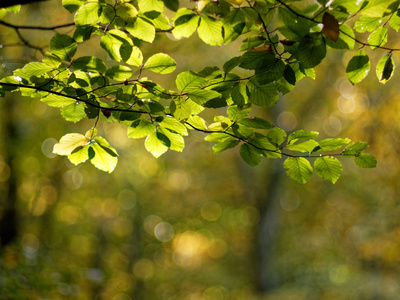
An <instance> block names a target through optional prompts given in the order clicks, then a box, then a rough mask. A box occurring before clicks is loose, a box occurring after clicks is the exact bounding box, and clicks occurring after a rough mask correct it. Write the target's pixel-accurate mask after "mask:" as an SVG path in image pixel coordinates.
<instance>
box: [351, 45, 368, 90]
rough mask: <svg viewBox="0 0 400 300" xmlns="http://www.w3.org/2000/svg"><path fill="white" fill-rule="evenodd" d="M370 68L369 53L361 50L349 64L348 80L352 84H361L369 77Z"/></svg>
mask: <svg viewBox="0 0 400 300" xmlns="http://www.w3.org/2000/svg"><path fill="white" fill-rule="evenodd" d="M370 67H371V63H370V61H369V57H368V55H367V53H365V51H364V50H360V51H358V53H357V54H356V55H354V56H353V57H352V59H351V60H350V61H349V63H348V64H347V67H346V75H347V78H348V79H349V80H350V82H351V83H352V84H356V83H359V82H360V81H362V80H363V79H364V78H365V77H366V76H367V75H368V72H369V69H370Z"/></svg>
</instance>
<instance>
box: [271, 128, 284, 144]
mask: <svg viewBox="0 0 400 300" xmlns="http://www.w3.org/2000/svg"><path fill="white" fill-rule="evenodd" d="M285 138H286V132H285V131H284V130H283V129H281V128H279V127H274V128H272V129H271V130H270V131H268V133H267V139H268V141H269V142H270V143H271V144H272V145H274V146H275V147H277V148H278V147H279V146H280V145H281V144H282V143H283V142H284V141H285Z"/></svg>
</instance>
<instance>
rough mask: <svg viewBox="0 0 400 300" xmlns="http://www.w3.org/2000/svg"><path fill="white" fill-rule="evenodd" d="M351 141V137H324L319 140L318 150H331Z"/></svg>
mask: <svg viewBox="0 0 400 300" xmlns="http://www.w3.org/2000/svg"><path fill="white" fill-rule="evenodd" d="M348 143H350V140H349V139H347V138H346V139H340V138H338V139H324V140H322V141H319V142H318V144H319V148H318V149H317V150H316V151H331V150H336V149H339V148H341V147H343V146H344V145H347V144H348Z"/></svg>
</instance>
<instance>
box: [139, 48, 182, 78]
mask: <svg viewBox="0 0 400 300" xmlns="http://www.w3.org/2000/svg"><path fill="white" fill-rule="evenodd" d="M144 68H145V69H148V70H150V71H153V72H155V73H160V74H168V73H171V72H173V71H174V70H175V68H176V62H175V60H173V59H172V58H171V57H170V56H169V55H168V54H165V53H157V54H154V55H153V56H151V57H150V58H149V59H148V60H147V61H146V63H145V64H144Z"/></svg>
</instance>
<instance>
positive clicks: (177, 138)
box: [157, 128, 185, 152]
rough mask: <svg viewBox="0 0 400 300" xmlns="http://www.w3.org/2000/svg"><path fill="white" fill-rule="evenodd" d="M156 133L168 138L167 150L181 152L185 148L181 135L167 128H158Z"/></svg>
mask: <svg viewBox="0 0 400 300" xmlns="http://www.w3.org/2000/svg"><path fill="white" fill-rule="evenodd" d="M157 132H160V133H162V134H164V135H165V136H166V137H167V138H168V140H169V142H170V145H169V148H170V149H171V150H174V151H177V152H182V151H183V149H184V148H185V141H184V139H183V137H182V135H180V134H177V133H174V132H172V131H170V130H169V129H167V128H159V129H158V130H157Z"/></svg>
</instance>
